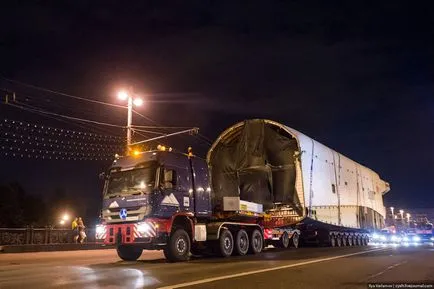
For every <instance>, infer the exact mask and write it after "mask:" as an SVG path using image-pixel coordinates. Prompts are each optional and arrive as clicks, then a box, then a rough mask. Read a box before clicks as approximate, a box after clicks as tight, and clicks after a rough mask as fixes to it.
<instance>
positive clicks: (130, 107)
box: [126, 95, 133, 155]
mask: <svg viewBox="0 0 434 289" xmlns="http://www.w3.org/2000/svg"><path fill="white" fill-rule="evenodd" d="M127 107H128V120H127V147H126V154H127V155H129V152H130V146H131V133H132V129H131V125H132V122H133V98H132V97H131V95H128V106H127Z"/></svg>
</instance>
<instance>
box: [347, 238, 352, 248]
mask: <svg viewBox="0 0 434 289" xmlns="http://www.w3.org/2000/svg"><path fill="white" fill-rule="evenodd" d="M347 242H348V247H351V246H353V237H348V240H347Z"/></svg>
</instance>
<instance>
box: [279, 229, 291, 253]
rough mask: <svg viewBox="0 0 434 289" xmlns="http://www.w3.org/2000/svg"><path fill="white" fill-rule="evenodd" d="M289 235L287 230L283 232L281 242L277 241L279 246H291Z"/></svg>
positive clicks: (284, 247)
mask: <svg viewBox="0 0 434 289" xmlns="http://www.w3.org/2000/svg"><path fill="white" fill-rule="evenodd" d="M289 243H290V240H289V236H288V233H287V232H283V234H282V237H280V239H279V242H278V243H277V247H279V248H283V249H286V248H288V247H289Z"/></svg>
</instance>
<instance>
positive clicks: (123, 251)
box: [116, 245, 143, 261]
mask: <svg viewBox="0 0 434 289" xmlns="http://www.w3.org/2000/svg"><path fill="white" fill-rule="evenodd" d="M116 252H117V253H118V256H119V258H121V259H122V260H124V261H136V260H137V259H139V258H140V255H142V252H143V249H142V248H138V247H134V246H122V245H121V246H118V247H117V248H116Z"/></svg>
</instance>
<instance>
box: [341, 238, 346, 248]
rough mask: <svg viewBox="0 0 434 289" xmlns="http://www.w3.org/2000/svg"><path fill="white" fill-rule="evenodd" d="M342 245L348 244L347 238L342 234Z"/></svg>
mask: <svg viewBox="0 0 434 289" xmlns="http://www.w3.org/2000/svg"><path fill="white" fill-rule="evenodd" d="M341 238H342V247H346V246H348V238H347V237H345V236H342V237H341Z"/></svg>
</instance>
